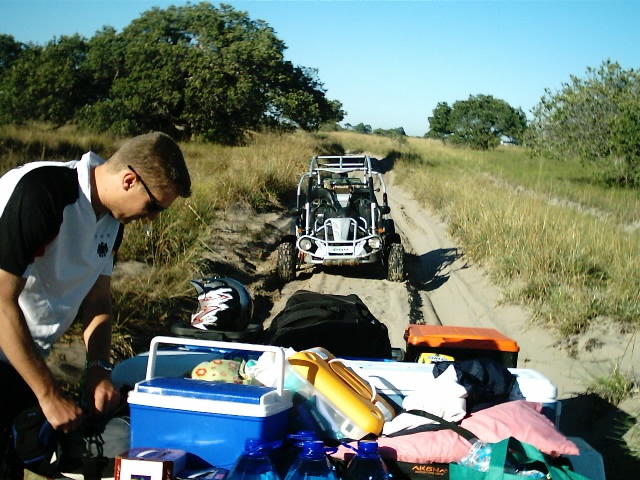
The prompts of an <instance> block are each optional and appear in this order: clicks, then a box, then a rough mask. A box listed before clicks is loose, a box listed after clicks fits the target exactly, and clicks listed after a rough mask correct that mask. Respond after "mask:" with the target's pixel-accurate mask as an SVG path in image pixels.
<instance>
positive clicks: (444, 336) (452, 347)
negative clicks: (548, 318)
mask: <svg viewBox="0 0 640 480" xmlns="http://www.w3.org/2000/svg"><path fill="white" fill-rule="evenodd" d="M404 338H405V340H406V342H407V348H406V354H405V360H406V361H409V362H417V361H420V355H421V354H422V353H425V354H426V353H436V354H442V355H449V356H452V357H453V358H454V359H455V360H469V359H474V358H492V359H494V360H497V361H499V362H501V363H502V364H503V365H504V366H505V367H512V368H515V367H517V363H518V352H519V351H520V347H518V344H517V342H516V341H515V340H513V339H511V338H509V337H507V336H506V335H503V334H502V333H500V332H499V331H498V330H495V329H493V328H475V327H448V326H444V325H409V326H408V327H407V329H406V330H405V333H404Z"/></svg>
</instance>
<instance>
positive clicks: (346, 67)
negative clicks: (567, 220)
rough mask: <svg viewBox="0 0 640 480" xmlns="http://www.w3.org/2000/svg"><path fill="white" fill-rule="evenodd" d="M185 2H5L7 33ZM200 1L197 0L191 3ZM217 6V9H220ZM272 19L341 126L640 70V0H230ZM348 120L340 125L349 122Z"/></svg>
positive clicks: (23, 34)
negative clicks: (335, 104)
mask: <svg viewBox="0 0 640 480" xmlns="http://www.w3.org/2000/svg"><path fill="white" fill-rule="evenodd" d="M185 3H187V2H184V1H180V0H173V1H165V0H155V1H153V0H0V33H5V34H9V35H12V36H13V37H14V38H15V39H16V40H18V41H21V42H25V43H27V42H34V43H39V44H44V43H46V42H48V41H49V40H52V39H53V38H54V37H56V36H57V37H59V36H60V35H71V34H74V33H79V34H81V35H83V36H85V37H87V38H90V37H92V36H93V34H94V33H95V32H96V31H97V30H99V29H100V28H101V27H102V26H103V25H110V26H112V27H114V28H116V30H118V31H120V30H122V28H123V27H125V26H127V25H128V24H129V23H130V22H131V20H133V19H134V18H137V17H138V16H140V14H141V13H142V12H144V11H145V10H148V9H149V8H151V7H153V6H158V7H161V8H166V7H167V6H169V5H184V4H185ZM192 3H196V2H192ZM212 3H214V4H215V5H219V2H212ZM225 3H228V4H231V5H232V6H234V7H235V8H236V9H238V10H243V11H246V12H248V13H249V16H250V17H251V18H252V19H255V20H257V19H260V20H264V21H266V22H267V23H268V24H269V25H270V26H271V27H272V28H273V29H274V30H275V32H276V35H277V36H278V38H280V39H281V40H282V41H284V42H285V44H286V45H287V47H288V48H287V50H286V51H285V56H286V59H287V60H290V61H292V62H293V63H294V64H296V65H301V66H305V67H312V68H317V69H318V73H319V78H320V80H321V81H322V83H323V84H324V87H325V88H326V90H327V96H328V97H329V98H330V99H337V100H339V101H341V102H342V104H343V108H344V110H345V111H346V112H347V117H346V118H345V122H348V123H351V124H352V125H357V124H359V123H364V124H367V125H370V126H371V127H372V128H374V129H375V128H384V129H389V128H396V127H403V128H404V129H405V131H406V132H407V134H409V135H418V136H422V135H423V134H424V133H425V132H426V131H427V129H428V122H427V118H428V117H429V116H431V114H432V112H433V109H434V108H435V106H436V105H437V103H438V102H448V103H449V104H450V105H451V104H453V102H455V101H456V100H466V99H467V98H469V96H470V95H478V94H485V95H493V96H494V97H496V98H500V99H502V100H505V101H507V102H508V103H509V104H510V105H511V106H513V107H515V108H518V107H520V108H522V109H523V110H524V112H525V113H526V114H527V115H528V116H530V110H531V108H532V107H533V106H534V105H536V104H537V103H538V102H539V100H540V98H541V97H542V96H543V95H544V90H545V88H549V89H551V90H552V91H556V90H558V89H559V88H561V86H562V83H563V82H567V81H569V80H570V76H571V75H577V76H579V77H584V75H585V71H586V68H587V67H598V66H599V65H600V64H601V63H602V62H603V61H604V60H606V59H611V60H613V61H617V62H619V63H620V64H621V66H622V67H623V68H624V69H632V68H633V69H638V68H640V28H639V27H638V25H639V22H640V0H627V1H618V0H587V1H583V0H493V1H483V0H473V1H472V0H468V1H463V0H414V1H408V0H396V1H375V0H369V1H343V0H324V1H320V0H316V1H308V0H307V1H304V0H297V1H295V0H289V1H281V0H253V1H247V0H238V1H234V0H228V1H227V2H225ZM343 123H344V122H343Z"/></svg>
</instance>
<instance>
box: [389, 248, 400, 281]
mask: <svg viewBox="0 0 640 480" xmlns="http://www.w3.org/2000/svg"><path fill="white" fill-rule="evenodd" d="M387 280H389V281H390V282H402V281H404V248H402V244H401V243H392V244H391V245H390V246H389V253H388V255H387Z"/></svg>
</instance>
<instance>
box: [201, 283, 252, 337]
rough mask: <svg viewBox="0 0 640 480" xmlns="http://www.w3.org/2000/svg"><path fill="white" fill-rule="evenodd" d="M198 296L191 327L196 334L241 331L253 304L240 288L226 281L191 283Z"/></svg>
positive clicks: (245, 324) (246, 324) (238, 284)
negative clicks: (208, 331) (195, 329)
mask: <svg viewBox="0 0 640 480" xmlns="http://www.w3.org/2000/svg"><path fill="white" fill-rule="evenodd" d="M191 284H192V285H193V286H194V287H195V288H196V291H197V293H198V311H197V312H196V313H194V314H193V315H191V326H192V327H194V328H197V329H200V330H225V331H243V330H245V329H246V328H247V326H248V325H249V322H250V321H251V317H252V315H253V301H252V299H251V295H250V294H249V292H248V290H247V289H246V287H245V286H244V285H242V284H241V283H240V282H238V281H237V280H234V279H233V278H228V277H211V278H204V279H202V280H191Z"/></svg>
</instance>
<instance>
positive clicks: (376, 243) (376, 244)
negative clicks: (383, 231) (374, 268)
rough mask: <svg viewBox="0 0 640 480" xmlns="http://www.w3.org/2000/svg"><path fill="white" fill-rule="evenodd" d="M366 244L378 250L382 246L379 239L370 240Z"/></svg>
mask: <svg viewBox="0 0 640 480" xmlns="http://www.w3.org/2000/svg"><path fill="white" fill-rule="evenodd" d="M367 243H368V244H369V246H370V247H371V248H375V249H377V248H380V247H381V246H382V240H381V239H380V237H373V238H370V239H369V241H368V242H367Z"/></svg>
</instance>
